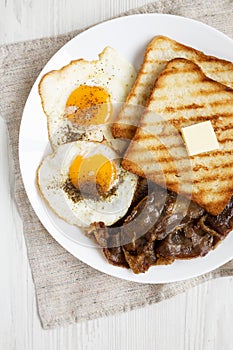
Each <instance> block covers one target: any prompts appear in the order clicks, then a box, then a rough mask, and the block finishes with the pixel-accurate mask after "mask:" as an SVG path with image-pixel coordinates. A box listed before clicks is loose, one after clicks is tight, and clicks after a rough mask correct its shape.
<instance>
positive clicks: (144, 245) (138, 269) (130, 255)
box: [123, 237, 157, 273]
mask: <svg viewBox="0 0 233 350" xmlns="http://www.w3.org/2000/svg"><path fill="white" fill-rule="evenodd" d="M137 241H138V245H137V250H134V251H130V250H127V248H126V246H123V251H124V254H125V259H126V261H127V263H128V264H129V266H130V268H131V269H132V270H133V272H134V273H142V272H145V271H147V270H148V269H149V267H150V266H152V265H155V263H156V260H157V257H156V255H155V251H154V242H148V241H146V240H145V239H144V238H143V237H142V238H139V239H138V240H137Z"/></svg>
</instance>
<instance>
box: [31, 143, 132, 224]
mask: <svg viewBox="0 0 233 350" xmlns="http://www.w3.org/2000/svg"><path fill="white" fill-rule="evenodd" d="M137 178H138V177H137V176H136V175H135V174H132V173H130V172H128V171H126V170H124V169H123V168H122V167H121V166H120V159H119V156H118V154H117V153H116V152H115V151H114V150H113V149H111V148H110V147H109V146H107V145H106V144H104V143H98V142H87V141H75V142H71V143H67V144H64V145H60V146H58V147H57V149H56V150H55V151H54V153H52V154H50V155H48V156H47V157H45V158H44V159H43V161H42V162H41V164H40V166H39V168H38V171H37V183H38V187H39V190H40V192H41V194H42V196H43V197H44V199H45V200H46V202H47V203H48V204H49V206H50V207H51V209H52V210H53V211H54V212H55V213H56V214H57V215H58V216H59V217H60V218H62V219H64V220H65V221H66V222H68V223H69V224H72V225H77V226H79V227H87V226H89V225H90V224H91V223H93V222H99V221H102V222H104V223H105V224H106V225H112V224H113V223H115V222H117V221H118V220H119V219H120V218H122V217H123V216H124V215H125V214H126V212H127V210H128V208H129V206H130V204H131V202H132V199H133V196H134V193H135V190H136V186H137Z"/></svg>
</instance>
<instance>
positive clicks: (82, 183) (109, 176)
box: [69, 154, 117, 195]
mask: <svg viewBox="0 0 233 350" xmlns="http://www.w3.org/2000/svg"><path fill="white" fill-rule="evenodd" d="M69 178H70V181H71V183H72V184H73V185H74V186H75V187H76V188H78V189H79V190H82V188H85V192H88V193H89V191H92V190H93V185H94V187H95V188H96V189H97V191H98V192H99V194H101V195H103V194H106V193H107V192H108V191H109V190H110V189H111V188H112V185H113V182H114V181H115V180H116V178H117V175H116V166H115V164H114V163H113V162H112V161H111V160H109V159H108V158H106V157H105V156H103V155H102V154H95V155H93V156H91V157H89V158H83V157H82V156H77V157H76V158H75V159H74V160H73V162H72V164H71V166H70V169H69ZM88 188H89V191H88ZM86 190H87V191H86ZM90 194H91V193H90Z"/></svg>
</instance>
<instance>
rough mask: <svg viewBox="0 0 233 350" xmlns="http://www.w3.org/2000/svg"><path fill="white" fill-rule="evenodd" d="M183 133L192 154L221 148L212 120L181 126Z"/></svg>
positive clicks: (188, 149)
mask: <svg viewBox="0 0 233 350" xmlns="http://www.w3.org/2000/svg"><path fill="white" fill-rule="evenodd" d="M181 133H182V136H183V139H184V142H185V145H186V149H187V152H188V154H189V155H190V156H195V155H197V154H200V153H204V152H210V151H214V150H216V149H219V143H218V140H217V137H216V134H215V132H214V129H213V126H212V124H211V121H210V120H208V121H206V122H203V123H198V124H194V125H190V126H187V127H185V128H181Z"/></svg>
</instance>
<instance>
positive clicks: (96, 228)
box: [91, 222, 129, 268]
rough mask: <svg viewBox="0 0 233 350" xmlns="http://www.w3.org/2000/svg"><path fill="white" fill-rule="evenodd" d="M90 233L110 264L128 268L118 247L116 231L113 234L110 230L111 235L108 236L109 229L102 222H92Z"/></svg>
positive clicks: (119, 246) (118, 236) (120, 248)
mask: <svg viewBox="0 0 233 350" xmlns="http://www.w3.org/2000/svg"><path fill="white" fill-rule="evenodd" d="M91 232H92V234H93V235H94V237H95V239H96V242H97V243H98V244H99V245H100V246H101V247H102V248H103V252H104V255H105V257H106V259H107V260H108V262H109V263H110V264H112V265H116V266H120V267H126V268H128V267H129V265H128V263H127V261H126V259H125V255H124V253H123V250H122V247H121V245H120V241H119V238H120V235H119V234H118V232H117V230H115V232H113V231H112V230H111V234H109V228H108V227H106V226H105V224H104V223H103V222H94V223H93V224H91Z"/></svg>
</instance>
